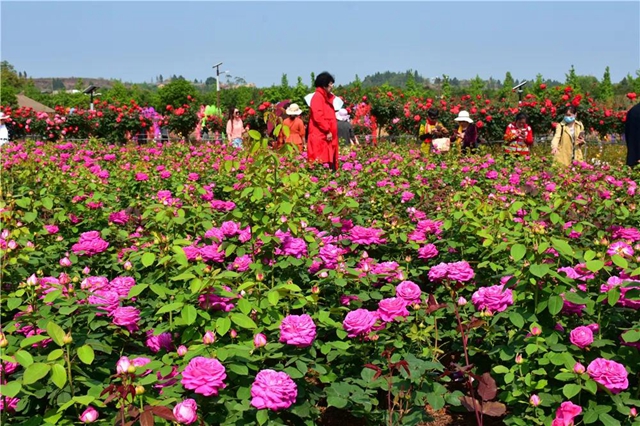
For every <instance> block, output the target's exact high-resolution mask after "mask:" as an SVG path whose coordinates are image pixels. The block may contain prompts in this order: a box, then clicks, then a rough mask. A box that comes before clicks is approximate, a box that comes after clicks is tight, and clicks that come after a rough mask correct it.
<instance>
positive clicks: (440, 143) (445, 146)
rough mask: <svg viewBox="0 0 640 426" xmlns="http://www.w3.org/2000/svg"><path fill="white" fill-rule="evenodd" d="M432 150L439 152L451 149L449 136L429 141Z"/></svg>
mask: <svg viewBox="0 0 640 426" xmlns="http://www.w3.org/2000/svg"><path fill="white" fill-rule="evenodd" d="M431 146H433V149H434V150H437V151H440V152H449V150H450V149H451V141H450V140H449V138H438V139H434V140H432V141H431Z"/></svg>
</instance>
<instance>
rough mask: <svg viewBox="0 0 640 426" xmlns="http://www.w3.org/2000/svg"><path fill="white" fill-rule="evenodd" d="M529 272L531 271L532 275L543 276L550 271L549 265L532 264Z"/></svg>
mask: <svg viewBox="0 0 640 426" xmlns="http://www.w3.org/2000/svg"><path fill="white" fill-rule="evenodd" d="M529 272H531V274H532V275H534V276H536V277H538V278H542V277H544V276H545V275H547V274H548V273H549V265H545V264H535V265H531V266H530V267H529Z"/></svg>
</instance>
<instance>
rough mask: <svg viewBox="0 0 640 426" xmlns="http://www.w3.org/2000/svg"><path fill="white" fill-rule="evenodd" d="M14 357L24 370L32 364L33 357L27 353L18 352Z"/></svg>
mask: <svg viewBox="0 0 640 426" xmlns="http://www.w3.org/2000/svg"><path fill="white" fill-rule="evenodd" d="M14 356H15V357H16V361H18V364H20V365H21V366H23V367H24V368H27V367H28V366H30V365H31V364H33V357H32V356H31V354H30V353H29V352H27V351H18V352H16V354H15V355H14Z"/></svg>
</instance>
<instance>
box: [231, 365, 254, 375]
mask: <svg viewBox="0 0 640 426" xmlns="http://www.w3.org/2000/svg"><path fill="white" fill-rule="evenodd" d="M228 368H229V370H231V371H233V372H234V373H236V374H237V375H239V376H247V375H248V374H249V368H248V367H247V366H246V365H244V364H229V365H228Z"/></svg>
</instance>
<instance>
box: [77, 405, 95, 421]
mask: <svg viewBox="0 0 640 426" xmlns="http://www.w3.org/2000/svg"><path fill="white" fill-rule="evenodd" d="M97 419H98V412H97V411H96V409H95V408H93V407H92V406H88V407H87V409H86V410H84V412H83V413H82V414H81V415H80V421H81V422H82V423H93V422H95V421H96V420H97Z"/></svg>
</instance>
